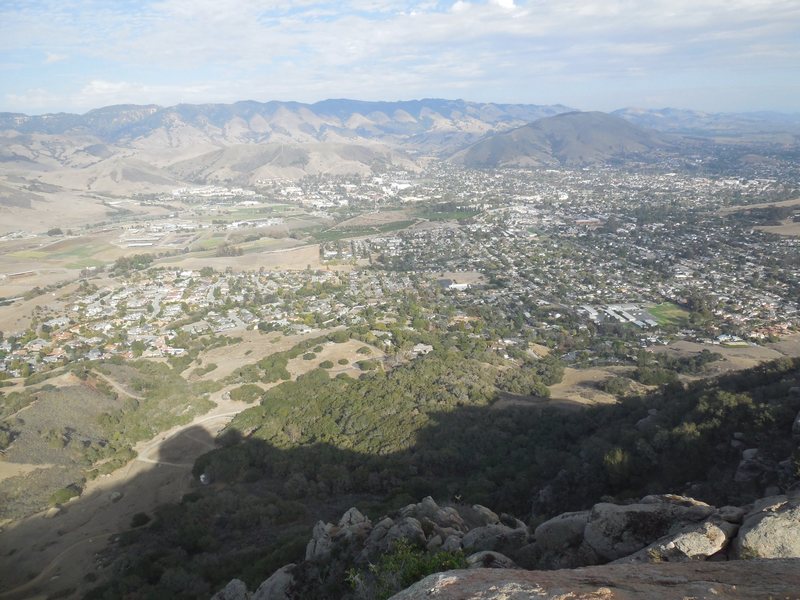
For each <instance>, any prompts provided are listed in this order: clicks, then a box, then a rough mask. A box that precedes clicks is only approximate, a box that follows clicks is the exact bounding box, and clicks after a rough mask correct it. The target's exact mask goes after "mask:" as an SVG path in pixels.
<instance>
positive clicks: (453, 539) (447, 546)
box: [442, 535, 461, 552]
mask: <svg viewBox="0 0 800 600" xmlns="http://www.w3.org/2000/svg"><path fill="white" fill-rule="evenodd" d="M442 550H443V551H444V552H456V551H457V550H461V538H460V537H458V536H457V535H449V536H447V538H446V539H445V540H444V543H443V544H442Z"/></svg>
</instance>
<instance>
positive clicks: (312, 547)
mask: <svg viewBox="0 0 800 600" xmlns="http://www.w3.org/2000/svg"><path fill="white" fill-rule="evenodd" d="M332 531H333V525H331V524H330V523H325V522H324V521H317V524H316V525H314V530H313V531H312V533H311V539H310V540H309V541H308V545H306V560H313V561H321V560H325V559H326V558H328V557H329V556H330V554H331V549H332V548H333V542H332V540H331V532H332Z"/></svg>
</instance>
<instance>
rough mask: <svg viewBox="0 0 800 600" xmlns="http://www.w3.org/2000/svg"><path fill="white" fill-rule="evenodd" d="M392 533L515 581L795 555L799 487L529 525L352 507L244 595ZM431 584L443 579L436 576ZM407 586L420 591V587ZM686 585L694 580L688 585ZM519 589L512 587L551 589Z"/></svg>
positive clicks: (368, 550) (335, 564)
mask: <svg viewBox="0 0 800 600" xmlns="http://www.w3.org/2000/svg"><path fill="white" fill-rule="evenodd" d="M400 540H405V542H406V543H408V544H410V545H411V546H416V547H417V548H420V549H423V550H428V551H430V552H432V553H435V552H439V551H446V552H456V551H462V552H463V553H464V557H465V559H466V564H467V566H468V567H469V569H471V570H476V569H477V570H479V571H484V570H485V569H486V568H491V569H503V570H504V571H505V572H512V571H513V572H514V573H515V575H514V579H513V581H517V579H519V578H518V577H517V575H516V573H519V571H518V569H520V567H523V568H526V569H533V568H539V569H541V568H555V569H563V568H570V569H572V568H579V567H588V566H591V565H600V564H604V563H615V564H617V565H619V566H620V567H622V566H624V565H627V566H628V567H629V568H631V569H633V568H635V567H644V566H646V564H648V563H686V562H692V564H701V563H703V562H704V561H719V560H721V561H726V560H727V559H728V558H742V559H744V558H747V559H753V558H794V557H797V558H800V494H797V495H795V496H791V497H789V496H776V497H773V498H766V499H763V500H760V501H758V502H756V503H755V504H753V505H749V506H747V507H736V506H723V507H721V508H716V507H713V506H710V505H709V504H706V503H704V502H700V501H698V500H695V499H693V498H689V497H686V496H677V495H670V494H666V495H652V496H646V497H644V498H642V499H641V500H639V501H638V502H633V503H629V504H612V503H609V502H600V503H598V504H595V505H594V506H593V507H592V508H591V509H589V510H585V511H579V512H569V513H564V514H561V515H558V516H556V517H554V518H552V519H549V520H548V521H545V522H544V523H541V524H540V525H539V526H538V527H536V528H535V529H533V530H532V529H531V528H529V527H528V526H527V525H526V524H525V523H523V522H522V521H519V520H518V519H516V518H514V517H512V516H510V515H506V514H501V515H498V514H496V513H495V512H493V511H491V510H490V509H488V508H486V507H483V506H478V505H475V506H471V507H465V506H439V505H438V504H437V503H436V502H435V501H434V500H433V499H432V498H430V497H428V498H425V499H424V500H422V502H419V503H417V504H409V505H408V506H406V507H404V508H403V509H401V510H399V511H397V513H394V514H392V515H390V516H384V517H382V518H380V519H379V520H378V521H377V522H375V523H374V524H373V523H372V521H371V520H370V519H369V518H367V517H366V516H364V515H363V514H362V513H361V512H360V511H358V510H357V509H356V508H351V509H350V510H348V511H347V512H346V513H345V514H344V515H343V516H342V518H341V519H339V521H338V522H337V523H336V524H333V523H325V522H323V521H320V522H318V523H317V524H316V526H315V527H314V530H313V532H312V536H311V539H310V540H309V542H308V545H307V547H306V554H305V561H303V562H301V563H300V564H298V565H297V566H296V567H295V565H287V566H286V567H284V568H283V569H280V570H279V571H277V572H276V573H274V574H273V575H272V577H270V578H269V579H267V580H266V581H265V582H264V583H263V584H262V585H261V587H260V588H259V589H258V590H257V591H256V593H255V594H254V595H253V596H252V598H253V599H257V600H287V599H289V598H298V597H303V590H304V589H310V588H304V587H303V585H305V584H308V582H319V581H321V580H323V579H324V580H326V581H336V582H338V583H341V581H343V580H344V578H345V577H346V574H347V573H348V572H349V571H350V569H352V568H353V567H354V566H355V567H357V568H364V567H365V566H366V565H369V564H377V563H378V562H379V561H380V558H381V556H382V555H384V554H385V553H387V552H391V551H392V549H393V548H394V547H395V545H396V544H397V543H398V542H399V541H400ZM462 560H463V559H462ZM579 571H580V569H579ZM576 572H578V571H576ZM610 572H616V571H613V570H612V571H610ZM620 572H622V571H620ZM638 572H639V571H631V573H638ZM642 572H643V571H642ZM686 572H687V573H691V571H686ZM523 573H525V572H523ZM562 573H563V571H562ZM457 577H462V575H457ZM487 577H488V576H487ZM519 577H521V578H522V579H519V581H518V583H519V582H521V581H523V580H524V581H525V582H528V583H525V584H524V585H523V584H522V583H519V585H520V586H522V587H519V590H523V591H524V594H529V593H533V591H535V590H534V587H535V586H534V587H530V586H531V585H533V583H530V582H531V581H533V580H531V579H530V578H529V577H528V575H520V576H519ZM547 577H550V575H548V576H547ZM570 577H572V576H570ZM426 581H427V580H426ZM431 581H433V580H431ZM436 581H439V580H436ZM459 581H460V580H459ZM469 581H473V580H472V579H470V580H469ZM475 581H477V580H475ZM536 581H544V580H541V579H537V580H536ZM554 581H555V580H554ZM570 581H572V579H570ZM681 581H682V582H686V581H690V580H688V579H687V580H686V581H684V580H681ZM304 582H305V584H304ZM529 583H530V585H529ZM308 585H310V584H308ZM431 585H434V584H431ZM435 585H437V586H441V585H443V584H442V583H441V581H439V583H435ZM470 585H472V584H470ZM537 585H541V586H544V584H542V583H539V584H537ZM698 585H699V584H698ZM242 586H243V584H242V583H241V582H238V583H237V582H236V580H234V581H233V582H231V583H230V584H229V585H228V586H227V587H226V588H225V589H224V590H222V591H220V592H219V593H218V594H217V596H215V599H216V600H240V599H242V600H244V599H247V598H250V596H248V595H246V593H247V592H246V590H244V592H242ZM525 586H528V587H525ZM446 587H447V586H445V587H443V588H442V589H443V590H444V589H445V588H446ZM414 589H417V592H418V591H419V590H421V589H423V588H414ZM437 589H438V588H437ZM447 589H449V588H447ZM509 589H511V588H509ZM515 589H516V588H515ZM542 589H543V590H544V592H542V593H545V592H546V593H548V594H549V593H550V591H549V589H550V588H546V587H542ZM553 589H556V588H553ZM587 589H588V588H587ZM688 589H694V588H693V587H692V586H689V587H688V588H687V590H688ZM698 589H699V588H698ZM720 589H722V588H720ZM532 590H533V591H532ZM598 590H599V588H598ZM598 590H595V591H593V592H591V593H592V594H595V595H594V596H591V595H590V596H585V597H587V598H622V597H627V596H616V595H613V593H616V592H613V593H612V592H610V593H612V595H607V594H606V595H605V596H604V595H602V593H605V592H602V593H601V592H600V591H598ZM523 591H520V592H519V593H520V594H523ZM563 591H564V593H566V592H569V593H572V592H573V590H572V589H571V588H563ZM417 592H414V593H417ZM242 593H244V594H245V595H242ZM448 593H449V592H448ZM470 593H471V592H470ZM476 593H477V592H476ZM515 593H516V592H515ZM537 593H538V592H537ZM553 593H555V592H553ZM587 593H588V592H587ZM703 593H705V594H708V593H709V592H708V590H706V591H705V592H703ZM524 594H523V595H522V596H519V597H526V598H527V597H534V598H538V597H542V598H547V597H550V596H548V595H543V596H541V595H540V596H537V595H533V596H525V595H524ZM597 594H601V595H597ZM408 597H409V598H412V597H417V596H408ZM437 597H438V596H437ZM442 597H443V598H445V597H450V596H442ZM453 597H456V596H453ZM457 597H459V598H460V597H465V598H468V597H475V598H494V597H498V598H499V597H508V598H515V597H517V596H515V595H514V594H511V595H507V596H503V595H502V594H500V595H499V596H492V595H488V596H480V595H478V596H457ZM569 597H575V598H578V597H584V596H569ZM637 597H638V596H637ZM654 597H655V596H654ZM670 597H671V596H670ZM677 597H681V596H677ZM722 597H724V596H722ZM740 597H749V596H746V595H745V596H740ZM398 598H403V596H398Z"/></svg>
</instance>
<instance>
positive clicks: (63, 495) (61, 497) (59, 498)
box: [50, 483, 82, 506]
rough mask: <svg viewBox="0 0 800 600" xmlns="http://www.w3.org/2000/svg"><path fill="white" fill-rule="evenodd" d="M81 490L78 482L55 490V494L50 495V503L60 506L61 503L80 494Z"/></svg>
mask: <svg viewBox="0 0 800 600" xmlns="http://www.w3.org/2000/svg"><path fill="white" fill-rule="evenodd" d="M81 491H82V490H81V488H80V486H78V484H76V483H73V484H70V485H68V486H67V487H63V488H61V489H60V490H57V491H55V492H53V495H52V496H50V505H51V506H58V505H59V504H65V503H67V502H69V501H70V500H71V499H72V498H74V497H76V496H80V495H81Z"/></svg>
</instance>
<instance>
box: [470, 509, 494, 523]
mask: <svg viewBox="0 0 800 600" xmlns="http://www.w3.org/2000/svg"><path fill="white" fill-rule="evenodd" d="M472 514H473V518H474V519H475V521H476V522H477V523H478V524H479V525H496V524H497V523H499V522H500V517H498V516H497V514H496V513H495V512H494V511H492V510H490V509H488V508H486V507H485V506H481V505H480V504H473V505H472Z"/></svg>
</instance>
